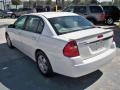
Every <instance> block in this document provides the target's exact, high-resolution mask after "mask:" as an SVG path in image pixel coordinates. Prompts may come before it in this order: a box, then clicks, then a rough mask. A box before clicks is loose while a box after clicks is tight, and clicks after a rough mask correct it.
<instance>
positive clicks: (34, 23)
mask: <svg viewBox="0 0 120 90" xmlns="http://www.w3.org/2000/svg"><path fill="white" fill-rule="evenodd" d="M39 20H40V19H39V17H36V16H29V18H28V20H27V23H26V26H25V30H27V31H30V32H36V30H37V28H38V25H39Z"/></svg>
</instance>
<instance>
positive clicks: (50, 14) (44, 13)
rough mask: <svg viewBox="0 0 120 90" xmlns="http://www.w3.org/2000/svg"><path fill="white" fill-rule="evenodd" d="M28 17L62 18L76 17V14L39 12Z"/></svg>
mask: <svg viewBox="0 0 120 90" xmlns="http://www.w3.org/2000/svg"><path fill="white" fill-rule="evenodd" d="M28 15H36V16H41V15H42V16H44V17H46V18H54V17H62V16H78V14H75V13H71V12H41V13H31V14H28Z"/></svg>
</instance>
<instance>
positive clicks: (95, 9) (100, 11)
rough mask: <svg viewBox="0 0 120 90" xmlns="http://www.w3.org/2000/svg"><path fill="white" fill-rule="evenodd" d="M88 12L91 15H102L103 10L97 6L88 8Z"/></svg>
mask: <svg viewBox="0 0 120 90" xmlns="http://www.w3.org/2000/svg"><path fill="white" fill-rule="evenodd" d="M90 12H91V13H102V12H103V10H102V8H101V7H99V6H90Z"/></svg>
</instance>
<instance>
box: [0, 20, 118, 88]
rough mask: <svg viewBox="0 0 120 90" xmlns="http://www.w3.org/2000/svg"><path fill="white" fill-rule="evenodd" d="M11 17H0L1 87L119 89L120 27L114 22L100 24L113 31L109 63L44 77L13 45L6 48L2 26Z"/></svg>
mask: <svg viewBox="0 0 120 90" xmlns="http://www.w3.org/2000/svg"><path fill="white" fill-rule="evenodd" d="M14 21H15V20H12V19H10V20H7V19H5V20H4V19H2V20H1V19H0V90H84V89H85V90H120V55H119V53H120V29H118V28H117V27H116V26H115V25H114V26H102V28H105V29H111V30H114V33H115V34H114V39H115V42H116V44H117V54H116V57H114V60H113V61H112V62H111V63H109V64H107V65H106V66H104V67H102V68H101V69H99V70H97V71H95V72H93V73H90V74H88V75H85V76H82V77H80V78H70V77H66V76H63V75H59V74H56V75H55V76H54V77H52V78H45V77H43V76H42V75H41V74H40V73H39V70H38V69H37V66H36V63H35V62H34V61H32V60H31V59H30V58H29V57H27V56H26V55H24V54H23V53H22V52H20V51H19V50H17V49H16V48H14V49H10V48H8V46H7V44H6V40H5V36H4V33H5V27H6V25H8V24H11V23H13V22H14Z"/></svg>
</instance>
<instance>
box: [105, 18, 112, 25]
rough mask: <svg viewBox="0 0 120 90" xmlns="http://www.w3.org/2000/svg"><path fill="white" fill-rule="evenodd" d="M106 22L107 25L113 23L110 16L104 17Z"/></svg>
mask: <svg viewBox="0 0 120 90" xmlns="http://www.w3.org/2000/svg"><path fill="white" fill-rule="evenodd" d="M106 24H108V25H113V24H114V20H113V18H111V17H109V18H107V19H106Z"/></svg>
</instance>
